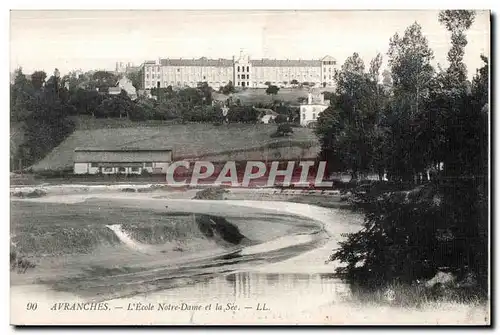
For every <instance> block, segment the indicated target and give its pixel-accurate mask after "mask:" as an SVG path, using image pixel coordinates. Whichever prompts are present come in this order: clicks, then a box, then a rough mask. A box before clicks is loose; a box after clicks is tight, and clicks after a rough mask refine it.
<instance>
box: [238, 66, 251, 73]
mask: <svg viewBox="0 0 500 335" xmlns="http://www.w3.org/2000/svg"><path fill="white" fill-rule="evenodd" d="M238 72H245V67H244V66H242V67H241V71H240V66H238ZM247 72H250V66H247Z"/></svg>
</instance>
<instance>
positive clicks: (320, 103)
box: [300, 90, 330, 127]
mask: <svg viewBox="0 0 500 335" xmlns="http://www.w3.org/2000/svg"><path fill="white" fill-rule="evenodd" d="M329 106H330V100H325V97H324V95H323V93H321V92H319V91H317V90H313V91H311V92H309V94H308V97H307V103H306V104H301V105H300V125H301V126H303V127H313V126H315V125H316V122H317V120H318V117H319V115H320V114H321V113H322V112H323V111H324V110H325V109H327V108H328V107H329Z"/></svg>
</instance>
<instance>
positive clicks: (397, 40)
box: [384, 23, 437, 181]
mask: <svg viewBox="0 0 500 335" xmlns="http://www.w3.org/2000/svg"><path fill="white" fill-rule="evenodd" d="M388 55H389V66H390V69H391V74H392V81H393V83H392V91H393V99H392V101H391V103H390V104H389V106H388V107H387V110H386V115H385V117H384V118H385V121H384V122H385V123H384V126H385V127H387V129H388V133H389V134H388V138H389V139H392V140H390V141H388V142H387V145H388V150H389V152H391V153H392V155H391V157H390V158H389V159H388V166H387V170H388V174H389V177H390V178H392V179H393V180H396V179H401V180H404V181H410V180H413V179H414V178H415V177H416V176H417V175H419V174H423V173H424V172H425V171H426V169H427V168H428V167H429V166H431V165H435V163H437V162H432V161H430V159H429V158H430V157H429V156H428V155H426V152H427V145H426V144H425V143H426V142H427V141H428V140H429V139H425V137H424V136H415V135H414V130H415V127H416V125H417V124H420V123H421V122H423V121H422V120H423V119H422V115H424V114H425V113H426V111H425V110H424V109H425V104H426V101H428V99H429V92H430V89H431V86H432V83H433V77H434V74H435V71H434V69H433V67H432V65H431V61H432V59H433V52H432V50H431V49H430V48H429V45H428V41H427V38H426V37H425V36H424V35H423V33H422V28H421V26H420V25H419V24H418V23H414V24H412V25H411V26H409V27H408V28H407V29H406V30H405V33H404V36H399V35H398V34H395V35H394V36H393V37H392V38H391V40H390V43H389V52H388Z"/></svg>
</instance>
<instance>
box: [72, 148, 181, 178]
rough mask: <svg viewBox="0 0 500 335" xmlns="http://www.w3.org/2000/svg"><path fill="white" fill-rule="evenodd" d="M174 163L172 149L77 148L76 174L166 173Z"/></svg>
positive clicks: (74, 160)
mask: <svg viewBox="0 0 500 335" xmlns="http://www.w3.org/2000/svg"><path fill="white" fill-rule="evenodd" d="M171 162H172V150H171V149H138V148H76V149H75V151H74V157H73V172H74V174H141V173H143V172H145V171H146V172H148V173H151V174H162V173H166V171H167V168H168V166H169V164H170V163H171Z"/></svg>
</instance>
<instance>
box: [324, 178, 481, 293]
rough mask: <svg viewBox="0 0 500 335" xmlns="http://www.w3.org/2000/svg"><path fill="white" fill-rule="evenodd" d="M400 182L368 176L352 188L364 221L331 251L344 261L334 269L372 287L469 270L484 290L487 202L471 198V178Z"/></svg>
mask: <svg viewBox="0 0 500 335" xmlns="http://www.w3.org/2000/svg"><path fill="white" fill-rule="evenodd" d="M401 188H402V186H401V185H391V184H389V183H385V184H384V183H373V182H372V183H370V184H367V183H363V184H361V185H358V186H357V187H356V188H354V189H352V193H353V196H352V197H353V198H354V199H355V201H354V202H355V205H356V207H357V208H360V209H362V210H363V211H364V212H365V223H364V228H363V229H362V230H361V231H359V232H357V233H353V234H349V235H348V236H347V240H345V241H343V242H340V248H339V249H338V250H336V251H335V252H334V254H333V255H332V256H331V260H338V261H341V262H342V263H343V264H345V265H343V266H340V267H338V268H337V269H336V272H337V273H338V274H339V275H340V276H341V277H343V278H344V279H347V280H348V281H349V282H350V283H355V284H357V285H359V286H360V287H366V288H370V289H378V288H380V287H383V286H384V285H386V284H387V283H398V284H405V285H406V284H408V285H411V284H412V283H414V282H415V281H419V280H428V279H429V278H432V277H434V276H435V275H436V274H437V273H438V272H439V271H446V272H449V273H451V274H452V275H453V276H456V278H457V281H462V280H463V279H464V278H466V277H467V276H470V275H472V276H473V277H474V278H476V279H477V280H476V281H477V286H476V291H477V292H481V294H483V295H485V294H487V287H488V285H487V282H488V280H487V279H488V275H487V270H488V265H487V260H488V257H487V255H488V249H487V245H488V243H487V240H488V231H487V220H484V218H483V217H486V218H487V209H486V208H487V206H484V205H483V203H481V202H478V201H477V199H478V198H480V197H479V196H478V195H477V192H478V188H477V185H476V183H475V182H472V181H457V180H453V181H448V180H446V181H439V180H437V181H435V182H432V183H427V184H425V185H421V186H419V187H416V188H412V189H408V188H407V189H406V190H401ZM486 203H487V202H486Z"/></svg>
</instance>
